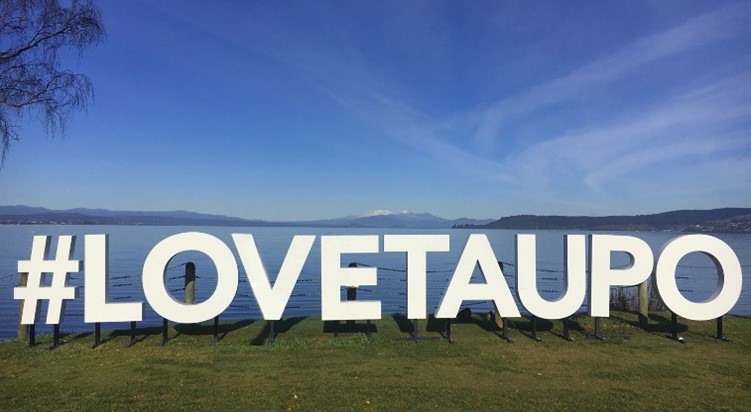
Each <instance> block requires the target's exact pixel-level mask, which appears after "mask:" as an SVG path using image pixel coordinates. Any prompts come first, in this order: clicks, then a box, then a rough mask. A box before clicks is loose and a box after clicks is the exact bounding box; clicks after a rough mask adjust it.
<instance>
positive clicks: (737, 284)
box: [655, 235, 743, 320]
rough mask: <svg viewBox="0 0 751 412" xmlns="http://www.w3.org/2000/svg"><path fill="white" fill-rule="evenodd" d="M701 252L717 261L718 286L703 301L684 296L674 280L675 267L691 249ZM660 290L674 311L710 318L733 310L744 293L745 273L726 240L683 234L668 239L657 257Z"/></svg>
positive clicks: (658, 288)
mask: <svg viewBox="0 0 751 412" xmlns="http://www.w3.org/2000/svg"><path fill="white" fill-rule="evenodd" d="M693 252H701V253H703V254H705V255H707V256H708V257H709V258H710V259H712V261H713V262H714V265H715V268H716V269H717V287H716V288H715V291H714V293H713V294H712V296H710V297H709V299H707V300H705V301H704V302H691V301H689V300H687V299H686V298H684V297H683V295H682V294H681V291H680V290H678V285H677V284H676V282H675V268H676V266H678V262H679V261H680V260H681V258H683V257H684V256H686V255H687V254H689V253H693ZM655 276H657V291H658V292H659V294H660V298H661V299H662V301H663V302H665V305H666V306H667V307H668V308H669V309H670V310H671V311H673V312H675V314H677V315H680V316H682V317H684V318H686V319H691V320H710V319H715V318H718V317H720V316H722V315H724V314H726V313H728V311H730V309H732V308H733V306H734V305H735V303H736V302H737V301H738V298H739V297H740V295H741V288H742V286H743V273H742V272H741V263H740V262H739V261H738V257H737V256H736V255H735V253H733V250H732V249H731V248H730V246H728V245H727V244H726V243H725V242H723V241H722V240H720V239H717V238H716V237H713V236H708V235H687V236H681V237H678V238H675V239H672V240H670V241H669V242H667V243H666V244H665V245H664V246H663V247H662V249H661V251H660V256H659V258H658V259H657V269H656V271H655Z"/></svg>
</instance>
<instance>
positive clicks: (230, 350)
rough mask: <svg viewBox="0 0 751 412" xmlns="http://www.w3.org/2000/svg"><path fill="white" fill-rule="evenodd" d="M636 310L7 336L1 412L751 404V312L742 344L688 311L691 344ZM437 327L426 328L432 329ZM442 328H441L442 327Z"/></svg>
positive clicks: (738, 328)
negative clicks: (645, 322) (444, 334)
mask: <svg viewBox="0 0 751 412" xmlns="http://www.w3.org/2000/svg"><path fill="white" fill-rule="evenodd" d="M636 321H637V318H636V316H635V315H633V314H630V313H615V314H613V316H612V317H611V318H608V319H604V320H603V324H602V327H603V329H602V331H603V335H605V336H607V337H608V339H607V340H606V341H604V342H602V341H598V340H593V339H589V338H588V336H589V334H591V333H592V330H593V323H592V320H591V319H590V318H587V317H578V318H575V319H574V322H573V331H572V333H571V335H572V337H574V338H575V341H574V342H568V341H565V340H563V339H562V338H561V337H559V336H557V335H560V334H561V333H562V328H561V323H560V322H548V321H539V325H538V333H539V336H540V337H541V338H542V339H543V342H539V343H538V342H535V341H533V340H532V339H530V338H529V337H528V336H527V335H529V326H530V325H529V322H528V321H527V320H524V319H515V320H512V322H511V326H512V329H511V336H512V337H513V339H514V342H513V343H507V342H505V341H503V340H501V339H500V338H499V337H498V336H497V335H496V334H494V333H493V330H492V329H493V326H494V325H493V324H492V323H491V322H488V321H486V320H484V319H483V318H481V317H479V316H474V317H473V318H472V320H471V321H469V322H467V323H463V324H457V325H454V327H453V331H452V332H453V336H454V338H455V340H456V342H455V343H454V344H449V343H447V342H446V341H445V340H424V341H421V342H419V343H417V344H416V343H414V342H412V341H409V340H407V339H402V338H405V337H407V336H408V334H407V332H408V331H407V329H408V325H406V324H405V322H403V319H399V318H394V317H391V316H388V317H384V319H382V320H381V321H377V322H375V323H374V326H375V328H377V331H376V332H375V333H374V334H373V336H372V338H371V339H370V340H368V339H367V338H366V337H365V335H364V334H360V333H355V334H340V335H339V337H338V338H336V339H335V338H334V337H333V334H331V333H324V331H323V326H324V325H323V323H322V322H321V321H320V320H318V319H314V318H305V319H288V320H286V321H283V322H280V323H278V324H277V329H278V330H279V331H280V333H279V335H278V337H277V340H276V342H275V343H273V344H264V338H265V334H266V332H267V329H265V328H266V322H262V321H256V322H242V323H228V324H222V325H221V329H220V332H221V337H222V339H221V340H220V342H219V343H217V344H213V343H212V332H211V331H212V329H211V327H210V326H198V325H193V326H190V325H173V326H171V328H170V331H169V332H170V333H169V335H170V341H169V342H168V344H167V345H166V346H164V347H162V346H160V344H161V335H160V329H158V328H154V329H148V330H140V331H139V335H138V338H139V341H138V342H137V343H136V344H135V345H134V346H132V347H130V348H126V343H127V342H128V340H129V337H128V332H127V331H119V332H105V333H104V334H103V337H104V339H106V341H105V342H104V343H103V344H102V345H101V346H99V347H98V348H96V349H90V348H89V346H90V344H91V343H92V341H93V337H92V335H91V334H73V335H68V336H66V337H65V339H64V341H65V343H64V344H63V345H62V346H60V347H58V348H56V349H54V350H51V351H50V350H47V345H48V344H49V343H50V341H51V337H49V336H43V337H40V339H38V342H39V344H38V345H37V346H36V347H34V348H28V347H23V346H21V345H20V344H19V343H18V342H13V341H10V342H2V343H0V362H2V368H0V410H5V409H8V410H14V409H25V410H41V409H51V408H55V409H97V410H103V409H108V410H109V409H126V410H132V409H137V410H152V409H156V408H170V409H195V408H202V409H239V408H241V407H242V408H243V409H250V410H330V409H336V410H371V409H372V410H394V408H397V409H409V410H437V409H439V410H481V409H495V410H499V409H509V408H515V409H520V410H529V409H532V410H548V409H551V410H561V409H571V410H583V409H597V410H619V411H620V410H628V409H636V410H646V409H650V410H660V409H672V410H676V409H682V410H683V409H690V410H751V318H748V317H732V316H728V317H726V318H725V324H724V326H725V333H726V335H728V336H730V337H731V338H732V339H733V342H732V343H727V342H722V341H718V340H716V339H713V338H712V337H711V335H713V334H714V331H715V329H714V328H715V324H714V322H688V321H685V320H683V319H680V321H679V322H680V325H679V331H680V335H681V336H683V337H684V338H685V341H686V344H680V343H677V342H675V341H673V340H671V339H669V338H667V337H666V334H669V332H670V323H669V318H668V317H665V316H659V315H658V316H656V317H655V318H654V319H653V320H652V326H651V327H650V329H649V330H647V331H644V330H642V329H640V328H638V327H636V326H635V324H636ZM426 326H427V327H428V329H438V328H437V327H436V325H432V324H431V325H426V322H422V323H421V324H420V327H421V329H422V330H421V333H422V334H423V335H424V336H425V337H438V336H440V335H439V334H438V332H434V331H426V329H425V328H426ZM439 326H440V325H439Z"/></svg>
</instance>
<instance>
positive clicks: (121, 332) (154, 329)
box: [101, 326, 162, 346]
mask: <svg viewBox="0 0 751 412" xmlns="http://www.w3.org/2000/svg"><path fill="white" fill-rule="evenodd" d="M135 332H136V333H135V336H136V338H135V340H133V343H132V344H129V345H128V346H133V345H135V344H137V343H140V342H143V341H144V340H146V339H147V338H148V337H150V336H153V335H161V334H162V328H161V327H159V326H149V327H146V328H136V330H135ZM123 336H126V337H130V329H115V330H114V331H112V332H111V333H110V334H109V336H107V337H104V338H102V341H101V344H105V343H107V342H109V341H110V340H112V339H115V338H120V337H123Z"/></svg>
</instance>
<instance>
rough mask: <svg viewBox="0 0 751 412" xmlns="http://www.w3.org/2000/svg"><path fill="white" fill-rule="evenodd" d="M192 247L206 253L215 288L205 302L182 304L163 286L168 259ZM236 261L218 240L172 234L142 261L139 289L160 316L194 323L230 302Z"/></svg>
mask: <svg viewBox="0 0 751 412" xmlns="http://www.w3.org/2000/svg"><path fill="white" fill-rule="evenodd" d="M188 250H195V251H198V252H201V253H204V254H206V255H207V256H208V257H209V258H211V260H212V261H213V262H214V265H215V266H216V290H215V291H214V294H213V295H211V297H209V298H208V299H207V300H206V301H205V302H201V303H197V304H195V305H186V304H184V303H181V302H178V301H177V300H175V299H174V298H173V297H172V295H170V294H169V292H168V291H167V289H166V288H165V286H164V281H165V277H166V269H167V266H168V265H169V262H170V260H171V259H172V258H173V257H174V256H175V255H177V254H178V253H180V252H185V251H188ZM237 283H238V278H237V262H236V261H235V256H234V255H233V254H232V251H231V250H230V249H229V248H228V247H227V245H225V244H224V242H222V241H221V240H219V239H217V238H216V237H214V236H211V235H208V234H206V233H198V232H187V233H180V234H177V235H172V236H170V237H168V238H166V239H164V240H162V241H161V242H159V243H157V245H156V246H154V248H153V249H151V252H149V255H148V256H147V257H146V261H145V262H144V264H143V292H144V294H145V295H146V300H147V301H148V302H149V304H150V305H151V307H152V308H154V310H155V311H156V313H158V314H159V315H160V316H162V317H164V318H167V319H169V320H171V321H173V322H178V323H198V322H203V321H205V320H208V319H211V318H213V317H215V316H217V315H219V314H220V313H222V312H224V310H225V309H227V307H228V306H229V305H230V303H232V299H234V298H235V293H237Z"/></svg>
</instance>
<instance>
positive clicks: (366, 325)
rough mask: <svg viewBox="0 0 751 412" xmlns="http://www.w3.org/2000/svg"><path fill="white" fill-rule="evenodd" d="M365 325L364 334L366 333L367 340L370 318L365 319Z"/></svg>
mask: <svg viewBox="0 0 751 412" xmlns="http://www.w3.org/2000/svg"><path fill="white" fill-rule="evenodd" d="M365 327H366V328H367V329H366V330H365V334H366V335H367V337H368V340H370V319H368V320H367V321H365Z"/></svg>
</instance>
